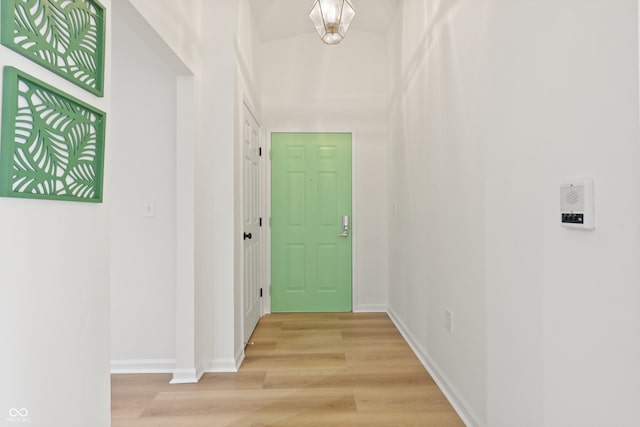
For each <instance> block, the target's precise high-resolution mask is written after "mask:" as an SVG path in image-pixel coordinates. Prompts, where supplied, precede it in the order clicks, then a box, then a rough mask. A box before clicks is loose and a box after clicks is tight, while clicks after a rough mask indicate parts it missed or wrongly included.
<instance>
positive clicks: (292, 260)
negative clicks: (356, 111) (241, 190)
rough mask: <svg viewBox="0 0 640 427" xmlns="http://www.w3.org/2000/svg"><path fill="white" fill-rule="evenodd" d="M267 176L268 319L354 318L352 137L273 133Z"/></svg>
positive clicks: (346, 135) (327, 134) (326, 134)
mask: <svg viewBox="0 0 640 427" xmlns="http://www.w3.org/2000/svg"><path fill="white" fill-rule="evenodd" d="M271 170H272V172H271V311H273V312H293V311H297V312H341V311H342V312H344V311H351V308H352V307H351V134H343V133H321V134H318V133H274V134H272V135H271ZM345 217H346V219H347V220H348V230H346V231H345V230H344V227H343V222H344V221H345Z"/></svg>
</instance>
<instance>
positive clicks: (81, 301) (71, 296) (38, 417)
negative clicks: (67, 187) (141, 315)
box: [0, 0, 112, 427]
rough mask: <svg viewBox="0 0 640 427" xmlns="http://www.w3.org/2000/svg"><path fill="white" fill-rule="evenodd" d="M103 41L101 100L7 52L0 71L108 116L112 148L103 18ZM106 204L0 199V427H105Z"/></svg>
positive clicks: (1, 53) (0, 51) (2, 52)
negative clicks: (21, 418)
mask: <svg viewBox="0 0 640 427" xmlns="http://www.w3.org/2000/svg"><path fill="white" fill-rule="evenodd" d="M101 3H102V4H103V5H104V6H105V7H106V8H107V9H109V7H110V6H111V1H110V0H104V1H102V2H101ZM106 34H107V40H106V42H107V43H106V44H107V50H106V66H105V70H106V73H105V80H106V81H105V96H104V97H103V98H98V97H95V96H93V95H91V94H89V93H88V92H86V91H84V90H82V89H81V88H79V87H77V86H75V85H73V84H72V83H69V82H68V81H66V80H64V79H62V78H60V77H58V76H56V75H54V74H52V73H51V72H49V71H47V70H45V69H44V68H42V67H40V66H38V65H36V64H34V63H32V62H30V61H29V60H27V59H26V58H23V57H22V56H20V55H18V54H16V53H13V52H12V51H10V50H8V49H7V48H5V47H4V46H0V66H2V67H4V66H7V65H12V66H15V67H17V68H19V69H21V70H23V71H25V72H27V73H29V74H31V75H33V76H35V77H37V78H39V79H41V80H44V81H46V82H48V83H49V84H51V85H52V86H54V87H57V88H59V89H61V90H63V91H64V92H66V93H68V94H70V95H72V96H74V97H76V98H79V99H81V100H83V101H85V102H87V103H89V104H91V105H93V106H95V107H97V108H99V109H101V110H103V111H105V112H106V113H107V133H106V135H107V136H106V138H107V140H106V147H109V145H110V144H111V142H112V139H111V135H110V132H109V127H110V122H109V120H110V116H109V114H110V112H111V106H110V103H111V94H110V91H111V73H110V68H111V49H110V46H111V41H110V35H111V23H110V17H109V14H108V13H107V26H106ZM107 162H108V159H107ZM108 173H109V172H108V167H107V172H106V175H105V177H106V178H108ZM110 203H111V191H110V189H109V187H108V185H105V188H104V202H103V203H101V204H94V203H78V202H57V201H46V200H26V199H24V200H23V199H10V198H0V212H1V214H0V217H1V218H2V219H1V220H0V235H1V236H2V242H3V244H2V245H0V272H1V273H0V274H1V278H0V281H1V283H0V342H2V348H3V350H2V352H0V365H2V366H3V367H4V369H3V374H2V380H1V381H0V425H11V424H15V423H10V422H9V421H7V420H6V418H7V417H8V413H9V409H10V408H26V409H27V410H28V411H29V417H30V419H31V423H29V425H31V426H33V427H84V426H87V425H91V426H96V427H106V426H108V425H109V419H110V407H109V390H110V386H109V245H108V242H109V229H108V225H109V224H108V212H109V206H110ZM69 408H73V410H71V411H70V409H69Z"/></svg>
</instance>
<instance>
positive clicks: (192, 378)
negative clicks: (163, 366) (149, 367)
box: [169, 368, 202, 384]
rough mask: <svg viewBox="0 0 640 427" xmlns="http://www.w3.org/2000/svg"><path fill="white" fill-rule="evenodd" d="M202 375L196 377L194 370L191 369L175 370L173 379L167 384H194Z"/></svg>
mask: <svg viewBox="0 0 640 427" xmlns="http://www.w3.org/2000/svg"><path fill="white" fill-rule="evenodd" d="M201 376H202V374H200V375H198V373H197V372H196V370H195V368H193V369H175V370H174V371H173V378H172V379H171V381H169V384H195V383H197V382H198V381H200V377H201Z"/></svg>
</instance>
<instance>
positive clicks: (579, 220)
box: [560, 179, 595, 230]
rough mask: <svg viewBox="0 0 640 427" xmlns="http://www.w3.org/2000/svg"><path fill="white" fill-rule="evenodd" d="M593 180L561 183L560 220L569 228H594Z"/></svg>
mask: <svg viewBox="0 0 640 427" xmlns="http://www.w3.org/2000/svg"><path fill="white" fill-rule="evenodd" d="M593 211H594V209H593V180H591V179H584V180H576V181H568V182H565V183H563V184H561V185H560V221H561V224H562V225H563V226H565V227H568V228H579V229H583V230H593V229H594V228H595V222H594V213H593Z"/></svg>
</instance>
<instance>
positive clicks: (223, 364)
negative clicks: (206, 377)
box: [198, 358, 238, 373]
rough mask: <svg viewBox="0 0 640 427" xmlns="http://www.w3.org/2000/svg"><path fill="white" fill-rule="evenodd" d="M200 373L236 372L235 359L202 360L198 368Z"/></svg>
mask: <svg viewBox="0 0 640 427" xmlns="http://www.w3.org/2000/svg"><path fill="white" fill-rule="evenodd" d="M198 371H199V372H202V373H220V372H238V365H236V360H235V359H231V358H228V359H212V360H205V361H204V362H202V365H201V367H200V368H199V369H198Z"/></svg>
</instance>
